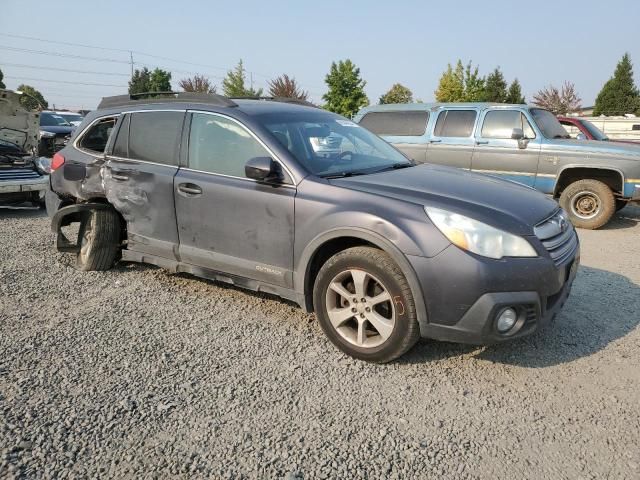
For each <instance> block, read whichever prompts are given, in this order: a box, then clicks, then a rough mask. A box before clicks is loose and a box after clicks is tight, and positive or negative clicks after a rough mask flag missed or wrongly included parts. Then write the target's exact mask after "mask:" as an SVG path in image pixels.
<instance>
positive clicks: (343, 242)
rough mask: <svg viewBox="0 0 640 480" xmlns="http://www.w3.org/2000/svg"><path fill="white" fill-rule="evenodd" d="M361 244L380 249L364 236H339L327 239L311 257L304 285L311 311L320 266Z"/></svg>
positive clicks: (308, 307) (308, 306)
mask: <svg viewBox="0 0 640 480" xmlns="http://www.w3.org/2000/svg"><path fill="white" fill-rule="evenodd" d="M360 246H369V247H373V248H377V249H380V248H379V247H378V246H377V245H374V244H373V243H371V242H368V241H366V240H363V239H362V238H357V237H338V238H332V239H331V240H328V241H326V242H325V243H323V244H322V245H320V246H319V247H318V249H317V250H316V251H315V252H314V253H313V257H311V260H310V261H309V267H308V269H307V275H306V279H305V285H304V292H305V297H306V299H307V300H306V302H307V305H306V307H307V310H308V311H309V312H313V299H312V295H311V293H312V292H313V285H314V284H315V282H316V277H317V276H318V272H319V271H320V268H322V265H324V264H325V262H326V261H327V260H329V259H330V258H331V257H333V256H334V255H335V254H336V253H338V252H341V251H342V250H346V249H347V248H352V247H360Z"/></svg>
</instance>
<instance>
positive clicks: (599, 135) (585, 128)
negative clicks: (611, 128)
mask: <svg viewBox="0 0 640 480" xmlns="http://www.w3.org/2000/svg"><path fill="white" fill-rule="evenodd" d="M558 120H559V121H560V123H561V124H562V125H564V126H565V127H575V128H577V129H578V130H580V133H579V134H578V135H580V134H582V135H584V137H578V140H598V141H604V142H616V143H630V144H632V145H638V146H640V142H634V141H633V140H613V139H611V138H609V137H607V136H606V135H605V134H604V133H603V132H602V131H601V130H600V129H599V128H598V127H596V126H595V125H594V124H593V123H591V122H590V121H588V120H584V119H582V118H576V117H561V116H558Z"/></svg>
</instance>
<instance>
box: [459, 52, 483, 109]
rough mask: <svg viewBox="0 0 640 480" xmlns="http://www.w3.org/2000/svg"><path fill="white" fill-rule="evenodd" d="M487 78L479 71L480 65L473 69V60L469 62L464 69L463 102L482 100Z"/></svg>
mask: <svg viewBox="0 0 640 480" xmlns="http://www.w3.org/2000/svg"><path fill="white" fill-rule="evenodd" d="M484 84H485V80H484V78H483V77H481V76H480V74H479V73H478V67H477V66H476V68H475V69H474V70H471V62H469V63H468V64H467V67H466V68H465V71H464V94H463V98H462V101H463V102H481V101H482V100H483V99H484Z"/></svg>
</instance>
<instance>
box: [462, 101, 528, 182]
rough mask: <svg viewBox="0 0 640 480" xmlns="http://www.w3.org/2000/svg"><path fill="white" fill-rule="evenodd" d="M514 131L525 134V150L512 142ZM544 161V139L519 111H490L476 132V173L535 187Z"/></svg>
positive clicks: (474, 163) (474, 165)
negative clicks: (539, 167) (540, 161)
mask: <svg viewBox="0 0 640 480" xmlns="http://www.w3.org/2000/svg"><path fill="white" fill-rule="evenodd" d="M514 128H520V129H522V131H523V132H524V134H525V137H526V141H525V142H524V143H523V144H524V145H525V148H519V147H518V140H514V139H512V138H511V134H512V131H513V129H514ZM539 158H540V139H539V138H537V137H536V133H535V131H534V130H533V128H532V127H531V124H530V123H529V121H528V120H527V118H526V117H525V115H524V114H523V113H522V112H521V111H520V110H516V109H496V110H486V111H485V112H484V114H483V116H482V119H481V123H480V125H479V127H478V128H477V130H476V148H475V151H474V153H473V161H472V169H473V171H474V172H480V173H490V174H493V175H497V176H500V177H503V178H506V179H508V180H513V181H516V182H519V183H523V184H525V185H529V186H530V187H533V186H534V184H535V180H536V173H537V171H538V160H539Z"/></svg>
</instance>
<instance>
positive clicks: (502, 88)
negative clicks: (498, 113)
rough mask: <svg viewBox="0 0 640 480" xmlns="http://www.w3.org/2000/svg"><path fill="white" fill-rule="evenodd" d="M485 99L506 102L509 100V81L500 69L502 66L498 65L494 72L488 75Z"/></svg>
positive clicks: (486, 100)
mask: <svg viewBox="0 0 640 480" xmlns="http://www.w3.org/2000/svg"><path fill="white" fill-rule="evenodd" d="M484 101H485V102H496V103H505V102H506V101H507V81H506V80H505V79H504V75H503V74H502V72H501V71H500V67H496V68H495V70H494V71H493V72H491V73H490V74H489V75H487V79H486V81H485V86H484Z"/></svg>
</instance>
